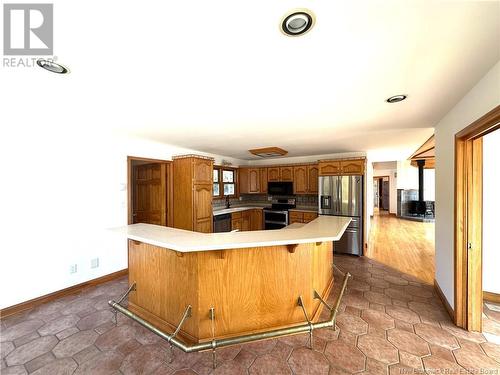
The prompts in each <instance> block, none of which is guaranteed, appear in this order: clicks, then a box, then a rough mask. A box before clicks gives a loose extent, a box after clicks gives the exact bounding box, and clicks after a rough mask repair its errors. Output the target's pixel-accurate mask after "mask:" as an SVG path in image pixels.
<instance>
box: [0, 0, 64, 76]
mask: <svg viewBox="0 0 500 375" xmlns="http://www.w3.org/2000/svg"><path fill="white" fill-rule="evenodd" d="M53 53H54V6H53V4H31V3H30V4H24V3H23V4H3V54H4V58H3V64H2V65H3V67H6V68H18V67H33V66H36V60H37V59H38V57H39V56H51V55H53Z"/></svg>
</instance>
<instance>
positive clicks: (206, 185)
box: [172, 155, 213, 233]
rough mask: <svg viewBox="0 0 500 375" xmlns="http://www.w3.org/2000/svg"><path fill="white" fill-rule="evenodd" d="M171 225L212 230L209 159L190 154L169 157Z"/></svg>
mask: <svg viewBox="0 0 500 375" xmlns="http://www.w3.org/2000/svg"><path fill="white" fill-rule="evenodd" d="M172 164H173V180H174V184H173V219H174V222H173V227H174V228H179V229H186V230H192V231H196V232H205V233H210V232H212V225H213V224H212V223H213V221H212V220H213V219H212V175H213V160H212V159H209V158H204V157H197V156H193V155H189V156H178V157H174V158H173V163H172Z"/></svg>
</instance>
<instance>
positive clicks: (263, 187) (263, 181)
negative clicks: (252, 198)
mask: <svg viewBox="0 0 500 375" xmlns="http://www.w3.org/2000/svg"><path fill="white" fill-rule="evenodd" d="M259 174H260V192H261V193H267V168H259Z"/></svg>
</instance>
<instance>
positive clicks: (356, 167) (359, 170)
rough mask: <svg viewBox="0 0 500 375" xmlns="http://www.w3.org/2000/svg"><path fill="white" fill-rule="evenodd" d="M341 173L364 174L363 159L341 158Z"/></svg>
mask: <svg viewBox="0 0 500 375" xmlns="http://www.w3.org/2000/svg"><path fill="white" fill-rule="evenodd" d="M340 167H341V169H342V174H353V175H358V174H364V173H365V159H353V160H342V161H341V162H340Z"/></svg>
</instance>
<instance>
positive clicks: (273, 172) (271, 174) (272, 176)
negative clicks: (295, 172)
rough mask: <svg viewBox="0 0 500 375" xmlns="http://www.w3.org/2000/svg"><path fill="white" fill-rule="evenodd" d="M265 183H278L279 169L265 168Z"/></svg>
mask: <svg viewBox="0 0 500 375" xmlns="http://www.w3.org/2000/svg"><path fill="white" fill-rule="evenodd" d="M267 181H272V182H277V181H280V168H279V167H272V168H267Z"/></svg>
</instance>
